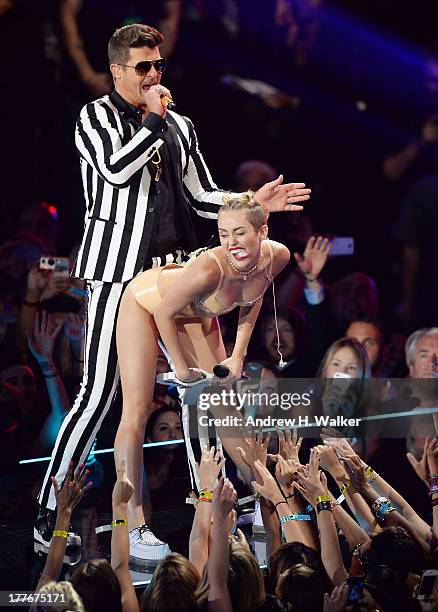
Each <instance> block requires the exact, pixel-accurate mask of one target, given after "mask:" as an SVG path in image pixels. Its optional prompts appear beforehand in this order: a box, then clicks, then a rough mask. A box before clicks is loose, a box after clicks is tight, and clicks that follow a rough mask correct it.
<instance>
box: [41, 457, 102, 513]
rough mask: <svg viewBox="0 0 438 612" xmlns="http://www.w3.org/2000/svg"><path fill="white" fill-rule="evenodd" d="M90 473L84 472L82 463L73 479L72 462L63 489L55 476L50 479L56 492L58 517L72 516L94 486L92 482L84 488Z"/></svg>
mask: <svg viewBox="0 0 438 612" xmlns="http://www.w3.org/2000/svg"><path fill="white" fill-rule="evenodd" d="M89 473H90V472H89V470H84V464H83V463H80V464H79V465H78V468H77V470H76V472H75V474H74V477H73V463H72V462H71V461H70V464H69V466H68V470H67V474H66V476H65V479H64V482H63V483H62V485H61V487H60V486H59V484H58V482H57V481H56V478H55V477H54V476H51V477H50V479H51V481H52V484H53V488H54V490H55V498H56V508H57V515H58V516H59V515H60V514H68V515H71V514H72V512H73V510H74V509H75V508H76V506H77V505H78V503H79V502H80V501H81V499H82V497H83V496H84V494H85V493H86V492H87V491H88V489H89V488H90V487H91V486H92V484H93V483H92V482H89V483H88V484H87V485H86V486H84V485H85V481H86V480H87V476H88V474H89Z"/></svg>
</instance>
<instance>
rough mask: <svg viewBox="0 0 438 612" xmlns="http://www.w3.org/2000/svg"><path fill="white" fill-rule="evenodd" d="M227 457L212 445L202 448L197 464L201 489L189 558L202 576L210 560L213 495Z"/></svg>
mask: <svg viewBox="0 0 438 612" xmlns="http://www.w3.org/2000/svg"><path fill="white" fill-rule="evenodd" d="M224 463H225V459H224V458H223V457H221V455H220V453H219V451H216V450H215V447H214V446H212V447H211V449H210V450H208V449H207V447H206V446H205V447H204V448H203V449H202V456H201V462H200V463H199V465H198V464H196V471H197V472H198V477H199V483H200V485H199V486H200V490H199V501H198V503H197V504H196V510H195V517H194V519H193V524H192V529H191V531H190V539H189V559H190V561H191V562H192V563H193V565H194V566H195V567H196V569H197V570H198V572H199V575H200V576H202V572H203V571H204V567H205V565H206V563H207V560H208V537H209V534H210V526H211V514H212V507H211V503H212V495H213V490H214V487H215V485H216V479H217V477H218V475H219V474H220V471H221V469H222V467H223V466H224Z"/></svg>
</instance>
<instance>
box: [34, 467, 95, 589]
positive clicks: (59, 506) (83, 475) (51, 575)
mask: <svg viewBox="0 0 438 612" xmlns="http://www.w3.org/2000/svg"><path fill="white" fill-rule="evenodd" d="M88 474H89V472H88V470H85V471H84V464H83V463H81V464H79V466H78V468H77V470H76V472H75V474H74V476H73V463H71V462H70V465H69V467H68V470H67V474H66V476H65V479H64V482H63V483H62V486H59V484H58V483H57V481H56V480H55V478H53V477H52V478H51V480H52V483H53V487H54V489H55V497H56V523H55V529H54V531H53V536H52V539H51V542H50V548H49V552H48V553H47V559H46V564H45V566H44V569H43V573H42V574H41V577H40V579H39V581H38V584H37V587H36V589H35V591H36V592H38V591H39V590H40V589H41V588H42V587H43V586H44V585H45V584H47V583H48V582H51V581H52V580H54V581H55V582H56V581H57V580H58V576H59V572H60V571H61V567H62V560H63V558H64V554H65V548H66V543H67V535H68V529H69V525H70V519H71V516H72V514H73V510H74V509H75V507H76V506H77V504H78V503H79V502H80V500H81V499H82V496H83V495H84V493H86V492H87V490H88V489H89V488H90V486H91V484H92V483H91V482H90V483H89V484H87V485H86V486H84V485H85V481H86V479H87V476H88Z"/></svg>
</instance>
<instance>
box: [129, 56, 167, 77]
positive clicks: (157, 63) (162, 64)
mask: <svg viewBox="0 0 438 612" xmlns="http://www.w3.org/2000/svg"><path fill="white" fill-rule="evenodd" d="M166 63H167V62H166V60H165V59H164V57H161V58H160V59H156V60H143V61H142V62H138V64H136V65H135V66H130V65H129V64H118V65H119V66H125V68H134V70H135V74H138V76H145V75H146V74H147V73H148V72H149V71H150V70H151V69H152V66H153V67H154V68H155V70H156V71H157V72H164V70H165V69H166Z"/></svg>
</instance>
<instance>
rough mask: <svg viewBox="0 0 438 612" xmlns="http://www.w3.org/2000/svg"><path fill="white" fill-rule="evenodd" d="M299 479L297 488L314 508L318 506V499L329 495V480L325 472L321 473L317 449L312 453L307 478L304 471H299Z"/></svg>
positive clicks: (313, 449)
mask: <svg viewBox="0 0 438 612" xmlns="http://www.w3.org/2000/svg"><path fill="white" fill-rule="evenodd" d="M297 478H298V483H297V484H296V487H297V488H298V490H299V491H300V492H301V493H302V494H303V495H304V497H305V498H306V499H307V501H308V502H309V503H310V504H312V506H314V507H315V506H316V498H317V497H319V496H320V495H328V487H327V478H326V476H325V474H324V472H320V471H319V453H318V450H317V449H316V448H315V447H314V448H312V450H311V451H310V461H309V469H308V474H307V476H304V474H303V471H302V470H298V474H297Z"/></svg>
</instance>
